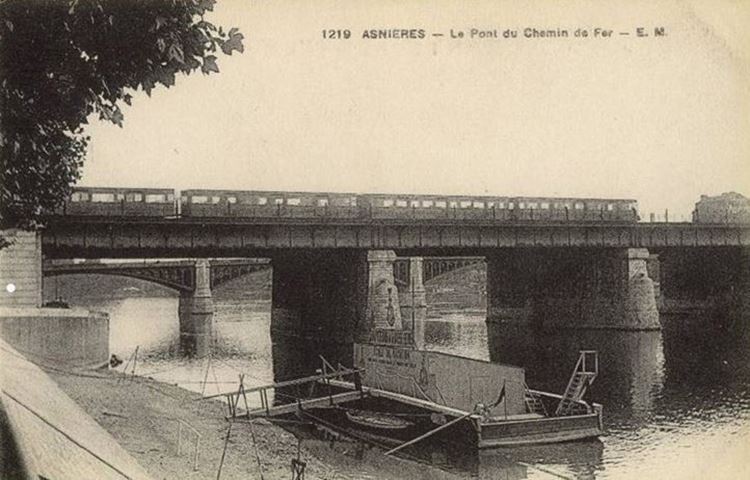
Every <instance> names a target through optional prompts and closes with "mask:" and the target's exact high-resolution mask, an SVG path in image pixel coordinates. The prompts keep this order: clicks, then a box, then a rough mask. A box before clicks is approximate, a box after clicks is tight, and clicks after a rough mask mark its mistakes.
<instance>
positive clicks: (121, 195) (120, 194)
mask: <svg viewBox="0 0 750 480" xmlns="http://www.w3.org/2000/svg"><path fill="white" fill-rule="evenodd" d="M171 196H172V195H170V197H171ZM117 200H118V201H119V200H125V195H123V194H122V193H118V194H117Z"/></svg>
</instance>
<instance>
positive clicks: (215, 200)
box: [211, 196, 221, 205]
mask: <svg viewBox="0 0 750 480" xmlns="http://www.w3.org/2000/svg"><path fill="white" fill-rule="evenodd" d="M220 201H221V197H216V196H214V197H211V203H212V204H214V205H216V204H217V203H219V202H220Z"/></svg>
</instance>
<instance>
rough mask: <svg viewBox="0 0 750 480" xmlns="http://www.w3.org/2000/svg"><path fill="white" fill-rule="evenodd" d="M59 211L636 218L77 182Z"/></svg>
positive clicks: (478, 202) (479, 201)
mask: <svg viewBox="0 0 750 480" xmlns="http://www.w3.org/2000/svg"><path fill="white" fill-rule="evenodd" d="M55 214H57V215H66V216H106V217H108V216H122V217H133V216H135V217H162V218H214V219H221V218H224V219H229V218H243V219H284V218H286V219H331V220H356V221H367V220H405V219H407V220H436V221H438V220H476V221H498V222H503V221H508V222H515V221H523V222H537V221H538V222H581V221H583V222H616V223H634V222H637V221H638V220H639V217H638V204H637V202H636V201H635V200H627V199H602V198H548V197H498V196H463V195H404V194H399V195H396V194H392V195H391V194H359V193H330V192H279V191H236V190H183V191H181V192H178V191H176V190H173V189H157V188H102V187H78V188H74V189H73V193H72V195H71V197H70V198H69V199H68V200H67V201H66V202H65V203H64V204H63V205H62V206H61V207H60V208H59V209H58V210H57V211H56V212H55Z"/></svg>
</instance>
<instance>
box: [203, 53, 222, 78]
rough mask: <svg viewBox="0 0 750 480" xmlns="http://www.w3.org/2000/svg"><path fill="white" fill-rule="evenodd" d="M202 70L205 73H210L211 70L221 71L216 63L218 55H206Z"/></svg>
mask: <svg viewBox="0 0 750 480" xmlns="http://www.w3.org/2000/svg"><path fill="white" fill-rule="evenodd" d="M201 71H202V72H203V73H205V74H208V73H209V72H216V73H219V66H218V65H216V57H215V56H213V55H208V56H206V58H204V59H203V65H201Z"/></svg>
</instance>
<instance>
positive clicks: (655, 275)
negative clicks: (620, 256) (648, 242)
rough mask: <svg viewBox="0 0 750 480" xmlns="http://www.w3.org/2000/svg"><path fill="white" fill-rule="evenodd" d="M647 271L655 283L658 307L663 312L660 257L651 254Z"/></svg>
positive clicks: (647, 262)
mask: <svg viewBox="0 0 750 480" xmlns="http://www.w3.org/2000/svg"><path fill="white" fill-rule="evenodd" d="M646 271H647V272H648V277H649V278H650V279H651V281H652V282H654V298H655V299H656V307H657V309H658V310H661V307H662V297H661V263H660V262H659V255H657V254H654V253H650V254H649V256H648V260H647V261H646Z"/></svg>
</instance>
